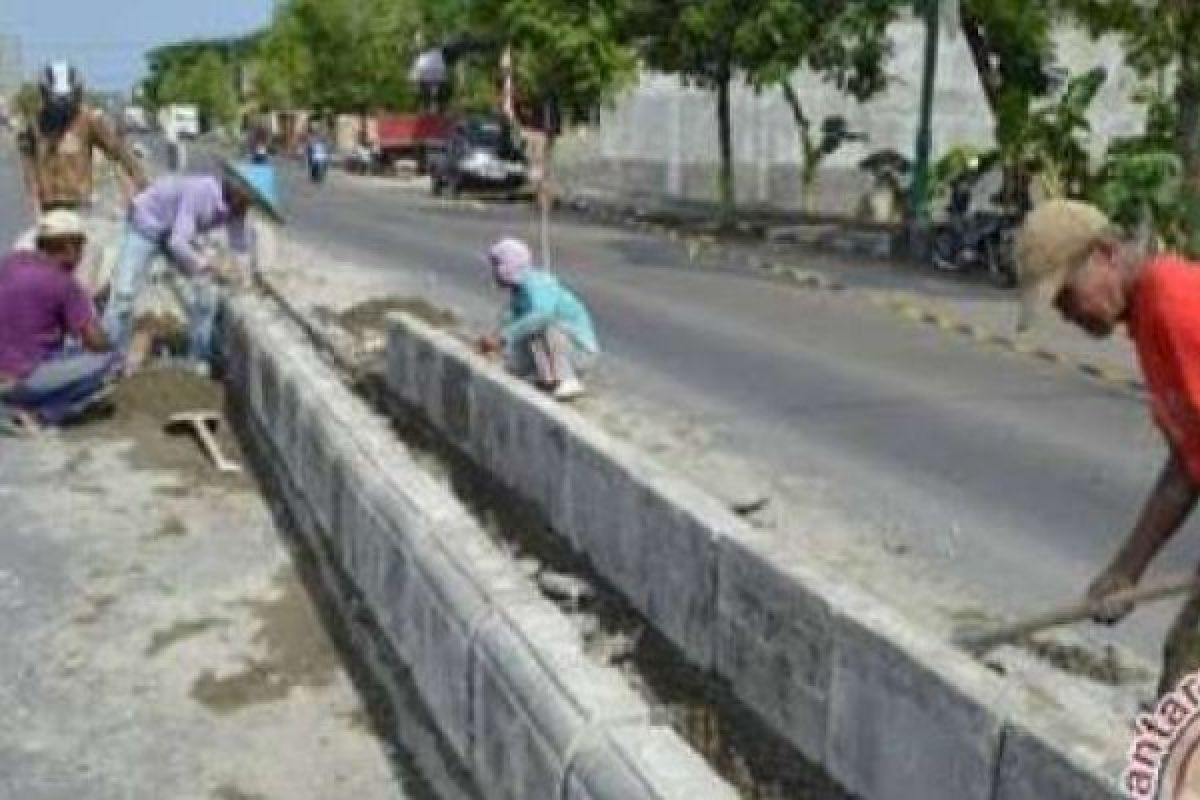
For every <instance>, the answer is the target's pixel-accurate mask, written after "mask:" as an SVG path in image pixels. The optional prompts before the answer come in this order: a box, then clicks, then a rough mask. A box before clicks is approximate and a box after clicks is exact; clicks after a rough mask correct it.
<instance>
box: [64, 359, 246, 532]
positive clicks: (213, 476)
mask: <svg viewBox="0 0 1200 800" xmlns="http://www.w3.org/2000/svg"><path fill="white" fill-rule="evenodd" d="M189 411H215V412H217V413H218V414H220V415H222V421H221V423H220V424H219V425H218V426H217V430H216V437H217V442H218V443H219V444H220V447H221V450H222V451H223V452H224V453H225V454H226V456H228V457H230V458H232V459H234V460H235V461H239V462H240V461H241V458H242V456H241V447H240V445H239V443H238V440H237V437H236V436H235V435H234V432H233V430H232V428H231V427H230V426H229V425H228V424H226V423H225V420H224V415H225V411H226V400H225V389H224V386H223V385H222V384H221V383H219V382H217V381H215V380H211V379H209V378H205V377H202V376H200V375H197V374H195V373H193V372H191V371H188V370H186V369H179V368H174V367H163V366H154V365H152V366H149V367H147V368H146V369H144V370H142V371H141V372H139V373H137V374H136V375H133V376H131V377H128V378H125V379H123V380H122V381H121V382H120V383H118V384H117V387H116V391H115V393H114V394H113V397H112V400H111V403H110V404H108V406H107V407H106V408H105V409H103V410H101V411H99V412H97V413H95V414H93V415H91V416H90V417H89V418H87V419H84V420H81V421H80V422H78V423H77V424H75V425H73V426H72V427H70V428H68V429H67V430H66V435H67V436H68V438H72V439H74V440H83V439H87V438H92V437H100V438H119V439H122V440H127V441H128V442H129V443H130V445H131V450H130V453H129V461H130V464H131V466H133V467H134V468H135V469H141V470H153V471H160V470H161V471H169V472H173V473H176V474H177V475H179V476H180V478H181V479H182V483H183V485H184V486H185V487H191V486H214V487H227V488H246V487H248V486H249V485H250V480H249V478H248V477H247V476H246V475H241V474H225V473H220V472H218V471H217V470H216V468H215V467H213V465H212V462H211V461H210V460H209V459H208V456H207V455H206V454H205V452H204V450H203V448H202V447H201V445H200V442H199V440H198V439H197V438H196V436H195V434H194V433H192V432H191V431H190V429H188V428H187V427H186V426H183V427H180V426H168V420H169V419H170V417H171V416H172V415H173V414H178V413H184V412H189ZM182 491H186V488H185V489H184V490H182ZM160 533H162V531H160Z"/></svg>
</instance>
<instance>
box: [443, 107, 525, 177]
mask: <svg viewBox="0 0 1200 800" xmlns="http://www.w3.org/2000/svg"><path fill="white" fill-rule="evenodd" d="M429 175H430V181H431V186H432V188H433V193H434V194H441V193H442V192H443V191H445V190H447V189H448V190H450V191H451V192H452V193H457V192H459V191H461V190H463V189H498V190H502V191H515V190H516V189H519V188H521V187H522V186H524V185H525V183H526V182H527V181H528V180H529V164H528V160H527V159H526V156H525V152H524V149H523V148H522V146H521V144H520V142H519V140H518V138H517V134H516V131H515V130H514V129H513V126H512V123H510V122H509V120H508V119H507V118H506V117H503V116H501V115H499V114H471V115H468V116H466V117H463V118H462V119H460V120H459V121H457V122H456V123H455V124H454V128H453V130H452V131H451V133H450V137H449V138H448V139H447V140H446V142H445V145H444V148H443V149H442V150H441V152H434V153H431V154H430V156H429Z"/></svg>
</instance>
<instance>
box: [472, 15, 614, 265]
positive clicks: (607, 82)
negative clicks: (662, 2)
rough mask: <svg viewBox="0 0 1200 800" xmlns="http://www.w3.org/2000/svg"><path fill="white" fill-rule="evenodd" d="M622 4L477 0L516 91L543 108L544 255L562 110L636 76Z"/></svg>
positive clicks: (606, 95)
mask: <svg viewBox="0 0 1200 800" xmlns="http://www.w3.org/2000/svg"><path fill="white" fill-rule="evenodd" d="M623 10H624V9H623V7H622V5H621V3H620V2H618V1H617V0H593V2H589V3H580V2H577V1H576V0H479V2H478V3H477V6H476V9H475V16H474V19H475V20H476V22H477V31H478V32H479V33H480V34H481V35H482V36H483V37H485V38H488V39H490V40H491V41H494V42H496V44H497V48H496V55H497V58H498V57H499V51H500V49H501V48H502V47H504V46H505V45H507V46H508V47H510V48H511V52H512V55H513V58H514V61H515V70H516V77H517V84H518V85H519V86H520V91H521V94H522V95H523V96H525V97H527V98H529V99H531V100H532V101H533V103H534V105H535V106H536V107H537V108H538V110H539V111H540V114H539V116H540V117H541V120H542V128H543V129H544V132H545V135H546V140H545V146H544V152H543V154H542V169H543V174H542V181H541V186H540V187H539V199H540V203H541V208H542V219H543V224H542V258H543V260H544V261H546V262H547V263H548V261H549V254H548V252H547V251H548V250H549V243H548V222H547V220H548V212H549V205H550V201H551V198H550V186H551V175H550V168H551V164H552V163H553V152H554V139H555V136H556V135H557V133H558V131H557V130H556V128H557V127H558V125H559V123H560V120H561V118H562V116H563V114H564V113H565V112H572V111H581V110H590V109H592V108H596V107H598V106H601V105H605V104H607V103H609V102H611V101H612V100H613V99H614V98H615V96H616V94H617V92H618V91H619V90H620V89H621V88H622V87H623V86H625V85H626V84H628V83H629V82H630V81H632V80H633V78H634V76H635V75H636V71H637V60H636V57H635V55H634V53H633V51H632V50H631V49H630V48H629V47H628V46H627V44H626V43H625V41H624V39H623V37H622V31H623V28H622V24H621V23H622V21H623V16H622V14H623Z"/></svg>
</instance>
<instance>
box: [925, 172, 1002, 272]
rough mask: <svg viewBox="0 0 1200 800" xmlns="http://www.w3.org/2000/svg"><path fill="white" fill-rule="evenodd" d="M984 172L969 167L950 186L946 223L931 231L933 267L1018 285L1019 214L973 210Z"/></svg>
mask: <svg viewBox="0 0 1200 800" xmlns="http://www.w3.org/2000/svg"><path fill="white" fill-rule="evenodd" d="M983 175H984V172H983V171H981V170H980V169H979V168H978V164H972V165H971V167H970V168H969V169H967V170H965V171H964V172H963V173H962V174H961V175H959V176H958V177H957V178H955V179H954V181H953V183H952V184H951V190H950V200H949V202H948V203H947V205H946V219H945V221H944V222H942V223H941V224H939V225H938V226H937V227H936V229H935V231H934V238H933V263H934V266H936V267H937V268H938V269H942V270H946V271H947V272H960V273H965V272H970V271H974V270H980V271H983V272H984V273H985V274H986V275H987V277H988V280H990V281H991V282H992V283H993V284H994V285H995V286H998V287H1001V288H1011V287H1013V286H1016V284H1017V270H1016V257H1015V252H1014V238H1015V236H1016V231H1017V228H1018V226H1019V225H1020V221H1021V215H1020V214H1019V213H1012V212H1001V211H977V210H972V207H971V206H972V199H973V197H974V194H975V187H976V186H977V185H978V183H979V181H980V179H981V178H982V177H983Z"/></svg>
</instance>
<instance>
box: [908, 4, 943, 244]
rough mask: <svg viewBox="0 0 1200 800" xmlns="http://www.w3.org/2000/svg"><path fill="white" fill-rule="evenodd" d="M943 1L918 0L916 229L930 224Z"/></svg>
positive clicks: (914, 200)
mask: <svg viewBox="0 0 1200 800" xmlns="http://www.w3.org/2000/svg"><path fill="white" fill-rule="evenodd" d="M939 2H940V0H914V3H913V4H914V6H915V9H916V11H917V13H918V14H919V15H920V16H922V17H923V18H924V21H925V62H924V66H923V68H922V76H921V119H920V123H919V126H918V128H917V152H916V156H917V157H916V165H915V171H914V173H913V183H912V197H911V198H910V200H911V202H910V206H911V209H912V220H911V222H912V223H913V225H914V226H916V227H918V228H920V227H923V226H924V225H926V224H927V223H928V222H929V183H930V181H929V162H930V155H931V152H932V150H933V94H934V89H935V87H936V83H937V60H938V37H939V36H940V33H941V31H940V28H939V25H938V20H939V10H940V9H939Z"/></svg>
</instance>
